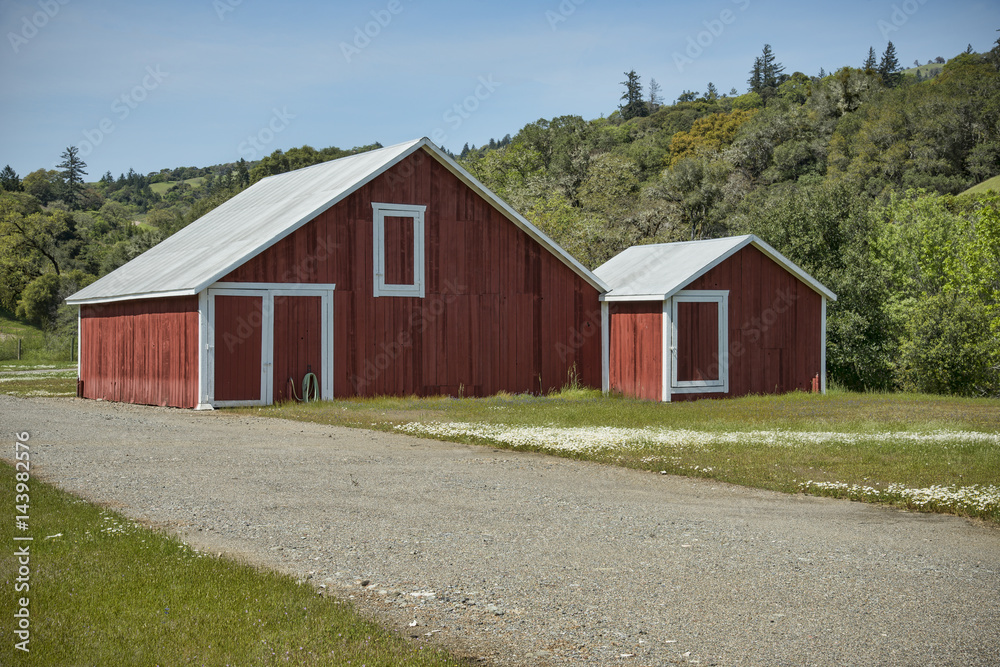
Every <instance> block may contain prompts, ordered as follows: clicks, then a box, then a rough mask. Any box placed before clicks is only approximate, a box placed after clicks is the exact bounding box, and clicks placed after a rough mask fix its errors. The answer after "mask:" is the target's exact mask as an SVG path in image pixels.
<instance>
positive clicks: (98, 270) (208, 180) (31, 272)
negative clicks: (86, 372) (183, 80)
mask: <svg viewBox="0 0 1000 667" xmlns="http://www.w3.org/2000/svg"><path fill="white" fill-rule="evenodd" d="M378 147H380V146H379V144H374V145H369V146H361V147H358V148H354V149H351V150H342V149H340V148H337V147H329V148H324V149H322V150H316V149H314V148H312V147H310V146H303V147H302V148H294V149H291V150H289V151H287V152H282V151H280V150H278V151H275V152H273V153H272V154H271V155H269V156H267V157H265V158H263V159H262V160H259V161H257V162H253V163H248V162H246V161H245V160H240V161H239V162H235V163H230V164H223V165H215V166H213V167H203V168H199V167H179V168H176V169H163V170H161V171H160V172H157V173H152V174H139V173H137V172H135V171H134V170H132V169H130V170H129V171H128V173H124V174H120V175H119V176H118V177H117V178H115V177H114V176H113V175H112V174H111V173H110V172H108V173H105V174H104V176H102V177H101V178H100V179H99V180H98V181H96V182H94V183H88V182H85V177H86V175H87V171H86V167H87V165H86V163H85V162H83V160H82V159H81V158H80V157H79V154H78V151H77V149H76V147H73V146H71V147H69V148H67V149H66V151H65V152H64V153H63V154H62V156H61V157H62V162H60V163H59V164H58V165H57V169H51V170H47V169H39V170H37V171H34V172H31V173H30V174H28V175H27V176H25V177H24V178H23V179H22V178H20V177H19V176H18V174H17V173H16V172H15V171H14V170H13V169H11V167H10V166H9V165H8V166H7V167H5V168H4V169H3V170H2V171H0V310H3V311H5V312H7V313H9V314H12V315H16V316H17V317H20V318H23V319H25V320H27V321H28V322H31V323H32V324H35V325H38V326H40V327H42V328H43V329H45V330H46V331H47V332H48V333H51V334H53V335H56V336H65V335H69V334H70V333H71V332H73V331H74V330H75V326H76V312H75V309H74V308H70V307H66V306H64V305H63V302H64V301H65V298H66V297H67V296H69V295H70V294H72V293H73V292H75V291H77V290H79V289H81V288H82V287H85V286H86V285H88V284H89V283H91V282H93V281H94V280H96V279H97V278H98V277H99V276H103V275H105V274H107V273H109V272H111V271H113V270H115V269H116V268H118V267H119V266H121V265H123V264H125V263H126V262H128V261H129V260H131V259H132V258H134V257H136V256H138V255H140V254H141V253H143V252H145V251H146V250H148V249H149V248H151V247H153V246H154V245H156V244H157V243H159V242H160V241H162V240H163V239H165V238H167V237H168V236H169V235H171V234H173V233H174V232H176V231H177V230H179V229H181V228H182V227H184V226H186V225H187V224H189V223H191V222H192V221H194V220H196V219H198V218H199V217H201V216H202V215H204V214H205V213H207V212H208V211H210V210H212V209H213V208H215V207H216V206H218V205H219V204H221V203H222V202H224V201H226V200H227V199H229V198H230V197H232V196H233V195H235V194H236V193H238V192H239V191H241V190H243V189H244V188H246V187H248V186H250V185H251V184H253V183H255V182H256V181H258V180H260V179H262V178H265V177H267V176H270V175H273V174H279V173H283V172H286V171H290V170H293V169H299V168H301V167H306V166H309V165H312V164H317V163H320V162H325V161H327V160H333V159H336V158H339V157H343V156H345V155H351V154H354V153H357V152H363V151H368V150H371V149H373V148H378ZM182 179H183V180H182ZM192 180H193V181H194V182H195V184H192V183H191V182H189V181H192ZM163 182H173V185H171V186H170V187H169V188H167V189H166V190H164V191H162V193H160V192H157V191H155V190H154V189H153V185H155V184H157V183H163Z"/></svg>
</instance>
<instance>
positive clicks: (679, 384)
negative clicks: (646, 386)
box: [664, 290, 729, 400]
mask: <svg viewBox="0 0 1000 667" xmlns="http://www.w3.org/2000/svg"><path fill="white" fill-rule="evenodd" d="M683 302H689V303H691V302H693V303H712V302H714V303H716V304H717V306H718V309H719V310H718V312H719V316H718V326H719V333H718V336H719V351H718V353H717V359H718V363H719V379H718V380H683V381H679V380H678V379H677V353H678V350H677V304H678V303H683ZM664 303H665V304H667V303H669V304H670V305H669V318H670V322H669V336H670V341H669V345H665V347H669V352H670V354H669V355H667V356H666V357H665V360H664V366H665V367H666V366H667V365H668V364H669V367H670V368H669V378H670V386H669V391H668V392H665V394H666V393H670V392H672V393H675V394H728V393H729V290H681V291H679V292H676V293H675V294H674V295H673V297H671V298H670V299H668V300H667V301H666V302H664ZM667 309H668V308H667V307H666V306H665V307H664V310H665V311H666V310H667ZM664 324H667V322H664ZM667 331H668V328H667V327H666V326H665V327H664V333H665V335H666V332H667ZM681 352H683V350H681ZM664 375H665V376H666V369H665V371H664ZM665 400H666V399H665Z"/></svg>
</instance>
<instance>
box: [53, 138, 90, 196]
mask: <svg viewBox="0 0 1000 667" xmlns="http://www.w3.org/2000/svg"><path fill="white" fill-rule="evenodd" d="M79 152H80V149H79V148H77V147H76V146H69V147H67V148H66V150H65V151H63V153H62V155H61V156H60V157H62V162H60V163H59V164H57V165H56V168H57V169H62V170H63V171H62V177H63V181H64V182H65V184H66V197H65V199H66V203H67V204H69V207H70V208H71V209H77V210H78V209H80V208H81V204H82V202H83V190H84V181H83V177H84V176H86V175H87V172H86V167H87V163H86V162H84V161H83V160H82V159H81V158H80V156H79V155H78V154H79Z"/></svg>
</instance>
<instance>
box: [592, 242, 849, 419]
mask: <svg viewBox="0 0 1000 667" xmlns="http://www.w3.org/2000/svg"><path fill="white" fill-rule="evenodd" d="M594 273H595V274H597V276H598V277H599V278H601V279H602V280H603V281H604V282H605V283H607V284H608V286H609V287H610V288H611V289H610V290H609V291H608V292H607V293H605V294H603V295H602V296H601V301H602V304H601V310H602V332H603V334H602V335H603V338H604V363H603V366H604V377H603V388H604V391H609V390H610V391H616V392H621V393H622V394H625V395H627V396H635V397H638V398H645V399H650V400H657V401H671V400H687V399H692V398H724V397H727V396H742V395H745V394H772V393H783V392H788V391H794V390H796V389H801V390H804V391H810V390H813V389H818V390H820V391H824V392H825V391H826V302H827V300H828V299H829V300H836V298H837V297H836V295H835V294H834V293H833V292H831V291H830V290H828V289H827V288H826V287H824V286H823V285H821V284H820V283H819V282H817V281H816V280H815V279H814V278H812V277H811V276H809V275H808V274H807V273H806V272H805V271H803V270H802V269H800V268H799V267H798V266H796V265H795V264H794V263H792V262H791V261H789V260H788V259H787V258H786V257H784V256H783V255H782V254H781V253H779V252H778V251H777V250H775V249H774V248H772V247H771V246H769V245H768V244H767V243H765V242H764V241H762V240H760V239H759V238H757V237H756V236H753V235H747V236H735V237H730V238H722V239H713V240H708V241H690V242H684V243H666V244H657V245H646V246H633V247H631V248H629V249H627V250H625V251H624V252H622V253H621V254H619V255H617V256H615V257H614V258H612V259H611V260H609V261H608V262H606V263H605V264H603V265H602V266H600V267H599V268H597V269H596V270H595V271H594Z"/></svg>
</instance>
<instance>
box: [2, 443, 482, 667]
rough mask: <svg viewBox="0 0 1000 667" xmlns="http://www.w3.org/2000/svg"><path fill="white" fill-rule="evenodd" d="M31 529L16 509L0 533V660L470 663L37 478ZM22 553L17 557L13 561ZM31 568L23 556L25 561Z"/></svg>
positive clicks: (9, 484)
mask: <svg viewBox="0 0 1000 667" xmlns="http://www.w3.org/2000/svg"><path fill="white" fill-rule="evenodd" d="M14 474H15V473H14V469H13V468H12V467H11V466H10V465H9V464H8V463H4V462H0V502H2V503H3V505H4V506H5V507H8V508H11V510H13V508H14V489H15V477H14ZM30 496H31V505H30V519H28V520H27V523H28V525H29V530H28V531H23V530H22V531H18V532H17V535H18V536H19V537H21V538H22V539H24V537H25V536H27V537H31V538H32V540H31V541H22V542H15V541H14V539H13V538H14V534H15V522H14V520H13V517H9V518H8V519H7V520H6V521H2V522H0V541H2V542H3V543H4V544H7V545H17V546H22V545H28V546H27V547H26V548H27V549H28V550H29V552H30V573H25V574H24V575H23V576H22V577H21V579H22V580H23V581H24V582H25V583H26V584H27V585H28V586H30V589H28V588H26V589H24V590H23V591H22V592H17V593H15V577H16V576H18V573H19V572H20V570H19V569H18V568H19V567H22V565H23V562H24V561H18V557H17V556H15V555H14V553H15V549H14V548H13V547H8V548H7V549H5V550H4V552H3V553H0V572H2V573H3V574H2V575H0V583H3V585H4V586H5V588H6V590H5V592H4V595H3V596H0V616H2V618H4V619H6V620H5V621H4V634H5V636H7V637H8V641H7V644H6V645H5V646H3V647H0V665H11V666H18V665H187V664H193V665H367V666H368V667H375V666H381V667H390V666H394V665H411V666H420V667H441V666H444V665H454V666H458V665H466V664H469V663H468V661H464V660H461V659H459V658H456V657H453V656H451V655H450V654H448V653H445V652H444V651H442V650H440V649H438V648H435V647H434V646H432V645H429V644H426V643H425V642H424V641H422V640H421V641H411V640H407V639H404V638H403V637H402V636H400V635H398V634H396V633H394V632H391V631H389V630H386V629H385V628H383V627H381V626H380V625H378V624H377V623H375V622H374V621H373V620H372V619H370V618H366V617H364V616H362V615H361V614H359V613H358V612H356V611H355V609H354V608H353V607H352V606H351V605H350V604H349V603H348V602H347V601H345V600H340V599H338V598H336V597H326V596H322V595H318V594H317V591H316V590H315V589H314V588H313V587H312V586H311V585H309V584H307V583H305V582H303V581H301V580H297V579H295V578H293V577H291V576H288V575H284V574H278V573H274V572H270V571H266V570H261V569H258V568H255V567H253V566H251V565H247V564H243V563H238V562H235V561H233V560H229V559H226V558H220V557H218V556H217V555H215V554H206V553H204V552H201V551H198V550H197V549H195V548H192V547H191V546H190V545H188V544H185V543H184V542H182V541H180V540H179V539H177V538H175V537H172V536H169V535H166V534H164V533H162V532H160V531H157V530H154V529H151V528H149V527H147V526H144V525H141V524H140V523H137V522H135V521H133V520H131V519H128V518H126V517H124V516H122V515H121V514H118V513H117V512H114V511H112V510H110V509H105V508H101V507H99V506H96V505H93V504H91V503H88V502H85V501H83V500H81V499H79V498H77V497H75V496H73V495H71V494H69V493H66V492H64V491H61V490H59V489H57V488H55V487H53V486H51V485H49V484H46V483H43V482H41V481H38V480H36V479H32V480H31V482H30ZM18 563H22V565H19V564H18ZM24 567H27V566H24ZM17 597H24V598H27V599H28V600H29V603H28V606H27V607H25V608H26V609H29V610H30V618H29V621H30V626H29V627H30V644H29V645H27V646H26V648H28V649H29V652H24V651H23V650H17V649H15V648H14V642H15V641H16V640H15V638H14V637H15V635H14V633H13V632H12V629H13V628H14V627H15V624H14V620H15V617H14V608H13V607H14V604H15V600H16V599H17Z"/></svg>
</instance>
